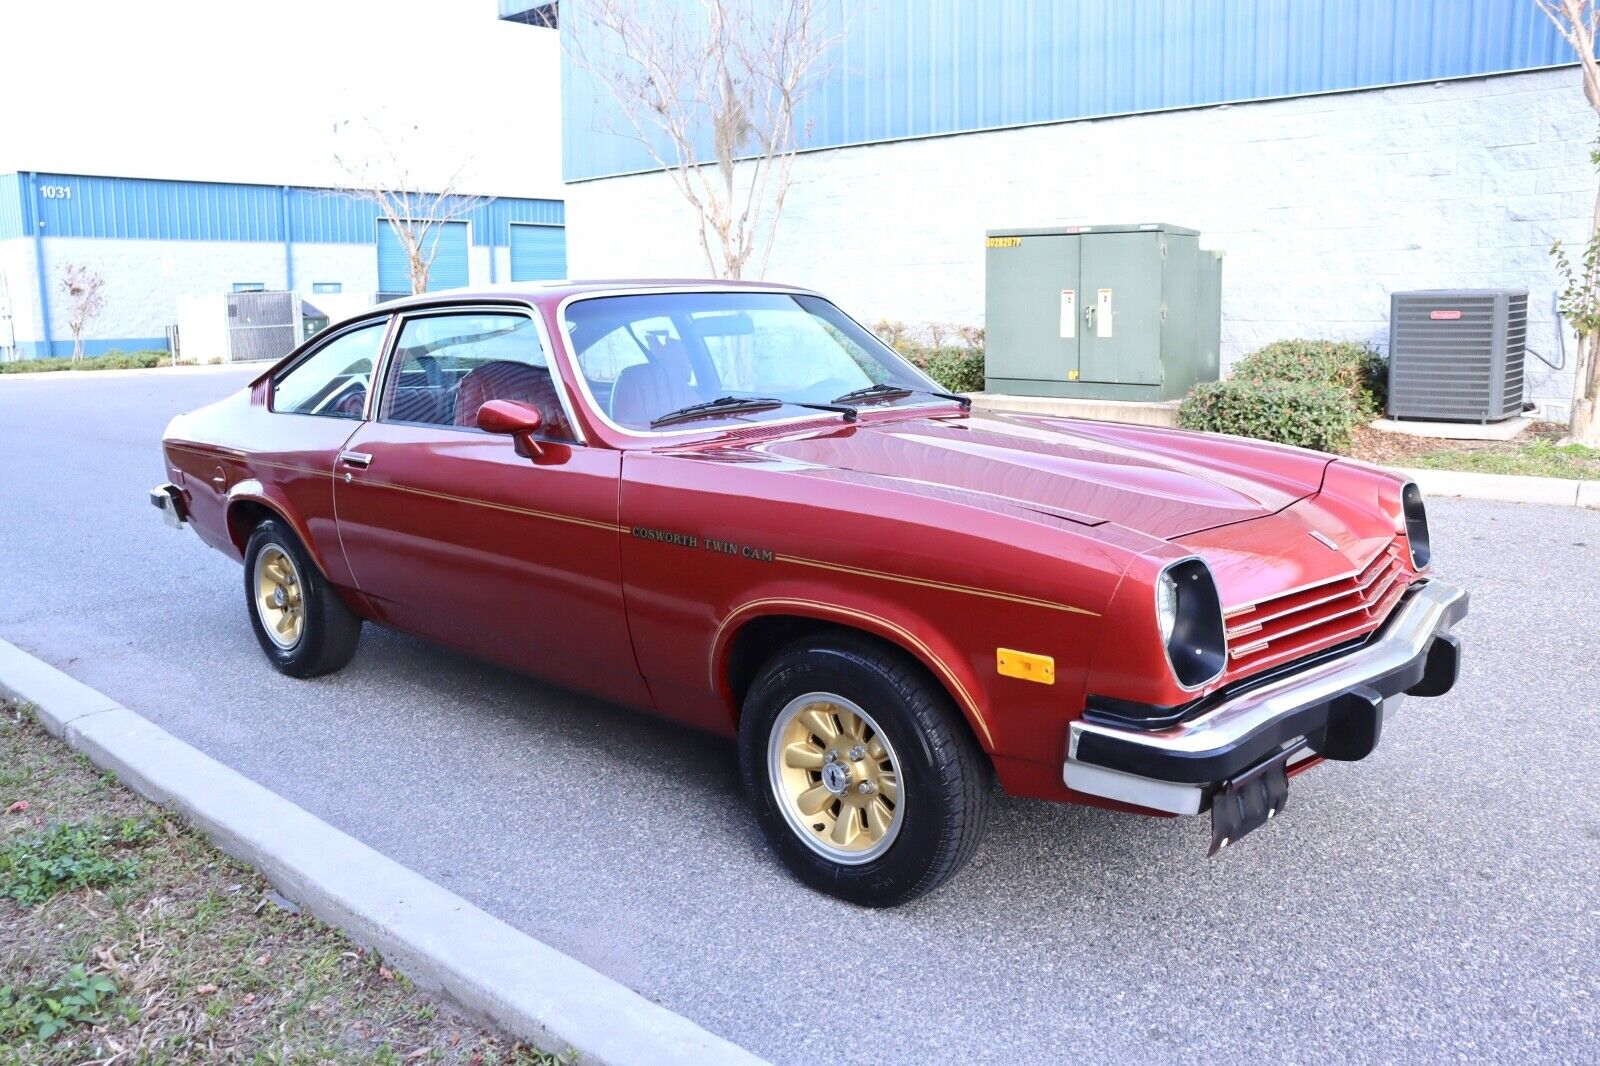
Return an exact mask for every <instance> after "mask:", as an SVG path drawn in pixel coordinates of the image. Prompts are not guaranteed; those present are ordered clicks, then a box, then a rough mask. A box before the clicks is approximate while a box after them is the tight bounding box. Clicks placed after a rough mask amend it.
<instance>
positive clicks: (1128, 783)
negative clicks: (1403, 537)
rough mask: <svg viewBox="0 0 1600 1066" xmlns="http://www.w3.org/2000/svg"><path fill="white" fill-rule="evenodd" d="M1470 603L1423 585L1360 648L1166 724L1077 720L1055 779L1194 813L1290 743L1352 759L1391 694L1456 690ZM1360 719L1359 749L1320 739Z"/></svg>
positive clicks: (1456, 592) (1450, 589) (1447, 588)
mask: <svg viewBox="0 0 1600 1066" xmlns="http://www.w3.org/2000/svg"><path fill="white" fill-rule="evenodd" d="M1467 599H1468V597H1467V593H1466V591H1465V590H1464V589H1461V588H1457V587H1456V586H1454V585H1447V584H1444V583H1443V582H1439V581H1428V582H1426V583H1424V584H1420V585H1418V586H1417V587H1416V588H1414V589H1413V590H1412V591H1410V592H1408V593H1407V594H1406V597H1405V599H1403V600H1402V601H1401V602H1400V605H1399V606H1398V607H1397V608H1396V609H1395V611H1394V613H1393V614H1392V615H1391V616H1390V618H1389V621H1388V622H1387V623H1385V625H1384V626H1383V628H1382V629H1380V630H1379V631H1378V632H1377V634H1376V635H1374V636H1373V637H1371V638H1370V639H1369V640H1368V641H1367V642H1366V643H1365V644H1363V645H1361V646H1360V647H1359V648H1356V649H1354V650H1353V651H1350V652H1348V653H1346V654H1344V655H1340V656H1338V657H1336V658H1332V659H1325V660H1323V661H1321V662H1315V663H1313V664H1312V665H1310V666H1307V667H1306V668H1305V669H1304V670H1301V671H1297V672H1294V673H1290V674H1288V675H1286V676H1283V677H1278V678H1276V679H1273V680H1270V681H1267V682H1266V683H1263V684H1260V685H1257V686H1253V687H1251V686H1250V683H1249V681H1248V680H1247V681H1245V682H1243V683H1241V684H1242V685H1243V686H1245V687H1243V688H1242V690H1241V691H1240V692H1239V693H1238V694H1237V695H1235V696H1231V697H1228V698H1225V699H1224V700H1223V701H1222V702H1221V703H1219V704H1217V705H1216V706H1214V707H1211V708H1209V709H1206V710H1205V711H1204V712H1202V713H1201V714H1199V715H1198V716H1197V717H1195V718H1193V719H1191V720H1189V721H1186V722H1180V723H1179V724H1177V725H1174V726H1169V727H1166V728H1163V729H1156V730H1143V729H1139V728H1137V727H1127V726H1119V725H1113V724H1108V723H1104V722H1096V721H1093V720H1081V721H1077V722H1074V723H1072V728H1071V734H1070V737H1069V739H1068V743H1067V754H1066V761H1065V765H1064V767H1063V772H1062V776H1063V778H1064V779H1065V781H1066V783H1067V786H1068V787H1069V788H1072V789H1074V790H1076V791H1078V792H1085V793H1088V794H1090V795H1093V796H1102V797H1105V798H1107V799H1114V800H1120V801H1122V802H1124V803H1132V804H1136V805H1138V806H1141V807H1148V808H1151V809H1153V810H1158V811H1165V812H1167V813H1170V814H1199V813H1200V812H1201V811H1202V810H1204V809H1205V808H1206V806H1207V805H1208V803H1209V802H1210V799H1211V797H1212V795H1213V794H1214V793H1215V791H1216V790H1217V788H1218V787H1219V786H1221V785H1223V784H1224V783H1226V782H1227V781H1229V780H1231V779H1233V778H1235V777H1237V776H1239V775H1241V774H1244V773H1246V772H1247V771H1249V770H1250V769H1252V768H1253V767H1256V766H1258V765H1259V764H1261V763H1262V762H1263V761H1265V760H1269V759H1272V758H1274V757H1275V756H1278V755H1280V754H1281V753H1283V752H1284V751H1285V750H1286V749H1288V748H1290V747H1291V746H1293V745H1295V744H1296V743H1297V742H1299V741H1302V740H1308V739H1309V744H1308V745H1306V747H1309V749H1310V751H1312V752H1313V753H1318V754H1324V755H1327V756H1328V757H1329V758H1342V759H1353V758H1361V757H1363V756H1364V755H1365V754H1366V752H1367V751H1370V749H1371V745H1372V744H1376V742H1377V734H1378V730H1379V729H1380V728H1381V724H1382V718H1383V716H1384V715H1386V714H1387V712H1388V711H1389V710H1390V709H1391V708H1392V706H1393V703H1394V698H1395V697H1397V696H1399V695H1401V694H1402V693H1409V694H1412V695H1417V696H1439V695H1443V694H1444V693H1445V692H1448V691H1449V690H1450V688H1451V686H1453V685H1454V683H1455V678H1456V670H1457V668H1458V665H1459V651H1460V643H1459V642H1458V641H1457V640H1456V639H1455V637H1453V636H1451V635H1450V627H1451V626H1453V625H1454V624H1455V623H1456V622H1457V621H1459V620H1460V619H1461V618H1463V617H1465V615H1466V613H1467ZM1374 715H1376V717H1377V721H1376V722H1372V721H1371V719H1372V717H1373V716H1374ZM1358 717H1359V718H1364V719H1365V720H1366V721H1367V724H1366V726H1365V728H1366V730H1367V731H1368V732H1370V734H1371V736H1370V738H1368V739H1369V741H1370V742H1369V743H1367V744H1366V746H1365V750H1362V749H1361V748H1360V747H1359V746H1357V747H1356V748H1354V750H1352V749H1351V745H1350V743H1348V742H1345V741H1340V742H1335V741H1332V740H1330V739H1329V738H1330V737H1333V736H1334V734H1335V733H1336V732H1337V731H1339V730H1341V729H1345V728H1346V720H1347V719H1348V720H1354V719H1356V718H1358Z"/></svg>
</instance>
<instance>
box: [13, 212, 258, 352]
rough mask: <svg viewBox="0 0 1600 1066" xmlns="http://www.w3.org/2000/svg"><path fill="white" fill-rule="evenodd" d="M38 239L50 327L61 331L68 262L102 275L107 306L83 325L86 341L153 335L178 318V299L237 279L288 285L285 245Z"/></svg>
mask: <svg viewBox="0 0 1600 1066" xmlns="http://www.w3.org/2000/svg"><path fill="white" fill-rule="evenodd" d="M43 244H44V262H45V272H46V273H45V276H46V279H47V281H48V283H49V285H50V294H49V296H50V322H51V332H50V336H53V337H54V338H55V339H56V340H57V341H58V342H59V341H64V340H66V339H67V338H68V337H70V336H71V334H70V333H69V332H68V331H67V307H66V301H65V298H64V297H62V296H61V294H60V279H61V274H62V272H63V270H64V269H65V268H66V266H67V265H68V264H69V263H83V264H85V265H86V266H88V267H90V268H91V269H92V270H94V271H95V272H96V273H97V274H99V275H100V276H101V277H102V278H104V279H105V309H104V310H103V311H102V312H101V313H100V314H99V316H97V317H96V318H95V319H93V320H92V321H91V322H90V323H89V324H88V326H87V327H86V328H85V330H84V334H83V336H84V340H86V341H89V340H99V339H123V338H157V337H162V338H164V337H165V336H166V329H167V327H168V326H169V325H172V324H173V323H175V322H176V321H177V297H179V296H203V295H208V294H212V293H224V292H229V291H231V290H232V288H233V284H234V283H235V282H260V283H261V284H263V285H265V286H266V287H267V288H269V289H281V288H283V287H284V284H285V282H286V280H287V279H286V276H285V270H284V258H283V245H281V244H277V243H272V242H265V241H251V242H245V241H156V240H122V239H110V238H88V237H49V238H46V239H45V240H44V242H43Z"/></svg>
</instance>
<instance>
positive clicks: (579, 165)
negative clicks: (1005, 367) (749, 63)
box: [501, 0, 1572, 181]
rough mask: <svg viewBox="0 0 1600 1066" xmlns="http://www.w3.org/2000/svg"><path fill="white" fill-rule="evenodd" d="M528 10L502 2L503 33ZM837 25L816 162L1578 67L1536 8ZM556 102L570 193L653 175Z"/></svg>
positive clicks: (924, 8)
mask: <svg viewBox="0 0 1600 1066" xmlns="http://www.w3.org/2000/svg"><path fill="white" fill-rule="evenodd" d="M534 6H535V5H532V4H529V3H527V2H526V0H524V2H521V3H518V2H515V0H512V2H509V3H507V2H502V4H501V8H502V17H519V13H520V12H523V11H524V10H531V9H532V8H533V7H534ZM544 6H547V5H544ZM682 8H683V10H682V17H683V18H684V19H685V20H692V19H695V18H697V17H699V5H698V4H695V3H692V2H688V0H685V2H684V3H683V4H682ZM827 13H828V18H829V20H830V25H829V27H828V31H827V32H829V33H837V34H838V35H839V38H840V44H839V46H838V48H837V49H836V50H835V52H834V53H833V54H832V55H831V57H830V59H829V62H828V65H827V69H826V70H825V72H824V73H823V74H822V76H821V78H820V79H819V81H818V83H817V85H816V86H815V88H814V90H813V91H812V92H811V94H810V96H809V97H808V98H807V99H806V101H805V102H804V105H803V106H802V108H801V109H800V111H799V113H798V115H797V122H796V129H797V131H799V132H798V139H799V141H800V145H801V147H802V149H806V150H810V149H822V148H837V147H841V146H845V145H858V144H868V143H876V142H883V141H893V140H898V139H902V138H911V137H933V136H939V135H943V134H952V133H962V132H971V131H975V130H988V129H1000V128H1007V127H1014V126H1024V125H1030V124H1039V123H1052V122H1066V121H1072V120H1075V119H1087V118H1102V117H1107V116H1112V115H1126V114H1135V113H1140V112H1149V111H1158V110H1166V109H1175V108H1190V107H1198V106H1204V105H1214V104H1221V103H1237V102H1243V101H1253V100H1265V99H1272V98H1277V97H1287V96H1302V95H1307V94H1313V93H1325V92H1340V91H1346V90H1351V89H1364V88H1372V87H1376V86H1385V85H1401V84H1407V83H1414V82H1431V81H1438V80H1441V79H1448V78H1459V77H1468V76H1475V75H1482V74H1491V73H1502V72H1507V71H1516V70H1530V69H1536V68H1540V67H1547V66H1552V65H1559V64H1564V63H1569V62H1571V61H1572V60H1571V53H1570V50H1569V49H1568V47H1567V45H1566V43H1565V42H1563V41H1562V40H1561V38H1560V37H1559V36H1558V35H1557V33H1556V32H1555V29H1554V28H1553V27H1552V26H1551V25H1550V23H1549V22H1548V21H1547V20H1546V19H1545V17H1544V16H1543V15H1542V14H1541V13H1540V12H1539V11H1538V10H1537V9H1536V8H1535V6H1534V4H1533V3H1532V0H1139V2H1138V3H1129V2H1127V0H986V2H984V3H972V2H971V0H864V2H858V0H832V3H831V4H830V5H829V7H828V8H827ZM560 15H561V32H562V33H563V34H584V33H587V32H589V30H590V23H589V18H590V11H589V9H588V7H587V5H586V3H585V0H563V2H562V3H561V5H560ZM520 17H531V16H520ZM562 99H563V108H564V116H565V123H564V127H563V137H564V145H563V148H564V167H565V177H566V179H567V180H568V181H578V180H583V179H587V178H596V177H603V176H608V175H616V174H624V173H630V172H635V171H641V170H649V169H653V164H652V162H651V159H650V156H649V153H648V152H647V151H646V149H645V148H644V147H643V146H642V145H640V144H639V143H638V142H637V141H636V140H634V139H633V138H632V137H631V136H629V135H627V134H626V133H624V132H622V131H625V130H626V129H627V126H626V124H625V123H624V122H622V121H621V120H620V119H619V115H618V113H617V111H616V109H615V105H614V103H613V102H612V101H611V99H610V98H609V97H608V96H607V94H606V93H605V92H604V91H602V90H600V89H599V88H598V87H597V86H596V85H595V84H594V79H593V76H592V75H591V74H590V73H589V72H588V71H586V70H585V69H583V68H582V67H581V66H579V65H576V64H574V63H572V62H571V61H570V60H568V61H566V62H565V64H564V69H563V91H562Z"/></svg>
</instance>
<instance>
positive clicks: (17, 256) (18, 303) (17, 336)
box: [0, 237, 40, 344]
mask: <svg viewBox="0 0 1600 1066" xmlns="http://www.w3.org/2000/svg"><path fill="white" fill-rule="evenodd" d="M0 278H3V279H4V280H3V281H0V294H4V296H3V299H4V301H5V303H6V304H7V305H8V306H9V308H10V313H11V330H12V339H13V341H15V342H16V343H17V344H25V343H28V342H30V341H33V340H36V339H37V338H38V336H39V325H40V324H39V310H38V308H37V306H36V305H35V301H34V294H35V293H36V292H37V291H38V288H39V282H38V275H37V272H36V270H35V269H34V264H33V242H32V241H30V240H28V239H27V238H25V237H20V238H14V239H12V240H8V241H0ZM3 341H4V337H0V343H3Z"/></svg>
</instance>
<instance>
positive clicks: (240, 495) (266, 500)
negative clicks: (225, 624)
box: [223, 478, 329, 580]
mask: <svg viewBox="0 0 1600 1066" xmlns="http://www.w3.org/2000/svg"><path fill="white" fill-rule="evenodd" d="M243 503H254V504H258V505H259V506H261V507H264V508H266V509H267V510H268V511H271V512H272V515H273V517H274V518H277V519H278V520H280V521H281V522H283V523H284V524H285V525H287V526H288V527H289V528H290V529H291V530H292V531H293V532H294V535H295V536H296V537H299V538H300V543H301V544H302V545H303V546H304V547H305V549H306V551H307V552H308V553H309V554H310V555H311V561H312V562H314V563H316V564H317V569H318V570H320V571H321V572H322V576H323V578H324V579H325V580H327V579H328V574H329V570H328V563H327V560H326V559H324V558H323V557H322V553H321V552H320V551H319V550H318V548H317V545H316V543H315V542H314V541H313V540H312V539H311V534H310V533H309V532H308V531H307V530H306V527H305V524H304V523H303V522H301V521H300V519H299V518H297V517H296V516H295V514H294V512H293V510H292V509H291V508H290V507H289V506H288V505H287V504H286V503H285V502H284V501H283V500H281V499H278V498H276V497H274V496H273V495H272V493H271V492H270V491H269V490H268V489H267V488H266V486H265V485H263V484H262V483H261V482H260V480H258V479H256V478H245V479H243V480H242V481H238V482H235V483H234V484H233V485H231V486H229V488H228V497H227V502H226V504H225V506H224V508H223V520H224V521H225V522H226V523H227V531H228V539H229V540H231V541H233V543H234V546H235V547H237V548H238V549H239V554H240V555H241V556H243V554H244V549H245V545H244V544H241V543H239V541H238V540H237V539H236V538H235V536H234V528H233V516H234V513H235V511H236V510H237V508H238V507H239V505H240V504H243ZM246 543H248V538H246Z"/></svg>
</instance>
